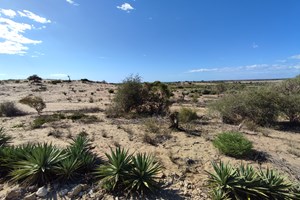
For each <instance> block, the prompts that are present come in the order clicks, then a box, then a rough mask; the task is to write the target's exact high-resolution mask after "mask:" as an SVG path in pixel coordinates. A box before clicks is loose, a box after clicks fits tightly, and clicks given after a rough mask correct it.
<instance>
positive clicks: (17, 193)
mask: <svg viewBox="0 0 300 200" xmlns="http://www.w3.org/2000/svg"><path fill="white" fill-rule="evenodd" d="M22 193H23V191H22V189H21V188H15V189H12V190H11V191H9V192H7V193H6V197H5V199H7V200H9V199H12V200H14V199H18V198H20V197H21V196H22Z"/></svg>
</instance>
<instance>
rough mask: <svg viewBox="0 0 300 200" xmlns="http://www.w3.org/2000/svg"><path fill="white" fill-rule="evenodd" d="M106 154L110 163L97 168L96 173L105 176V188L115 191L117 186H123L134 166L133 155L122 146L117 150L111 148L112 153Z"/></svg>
mask: <svg viewBox="0 0 300 200" xmlns="http://www.w3.org/2000/svg"><path fill="white" fill-rule="evenodd" d="M105 155H106V157H107V158H108V163H107V164H105V165H101V166H100V167H99V168H97V171H96V172H95V174H96V176H97V177H100V178H103V179H102V183H103V186H104V187H105V189H107V190H109V191H113V190H115V188H116V187H117V186H118V187H122V186H123V185H122V183H124V181H125V180H126V179H127V177H128V174H129V171H130V170H131V168H132V165H131V157H132V155H131V154H128V151H126V150H124V149H121V148H120V147H118V148H116V150H115V151H113V150H112V149H111V154H110V155H109V154H107V153H106V154H105Z"/></svg>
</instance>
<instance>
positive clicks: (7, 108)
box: [0, 102, 25, 117]
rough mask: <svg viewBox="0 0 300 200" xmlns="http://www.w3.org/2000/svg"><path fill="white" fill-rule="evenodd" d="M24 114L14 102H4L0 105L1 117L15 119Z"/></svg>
mask: <svg viewBox="0 0 300 200" xmlns="http://www.w3.org/2000/svg"><path fill="white" fill-rule="evenodd" d="M24 114H25V113H24V112H23V111H21V110H19V109H18V108H17V107H16V106H15V104H14V103H13V102H4V103H1V104H0V116H5V117H14V116H20V115H24Z"/></svg>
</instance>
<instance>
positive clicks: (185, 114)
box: [178, 107, 198, 123]
mask: <svg viewBox="0 0 300 200" xmlns="http://www.w3.org/2000/svg"><path fill="white" fill-rule="evenodd" d="M178 118H179V121H180V122H183V123H187V122H190V121H193V120H196V119H197V118H198V116H197V113H196V111H194V110H193V109H191V108H184V107H182V108H181V109H180V110H179V113H178Z"/></svg>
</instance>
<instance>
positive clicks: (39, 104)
mask: <svg viewBox="0 0 300 200" xmlns="http://www.w3.org/2000/svg"><path fill="white" fill-rule="evenodd" d="M20 103H22V104H25V105H28V106H30V107H31V108H34V109H35V110H36V111H37V112H38V114H41V112H42V110H43V109H44V108H46V104H45V102H44V100H43V99H42V98H41V97H37V96H27V97H24V98H23V99H21V100H20Z"/></svg>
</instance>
